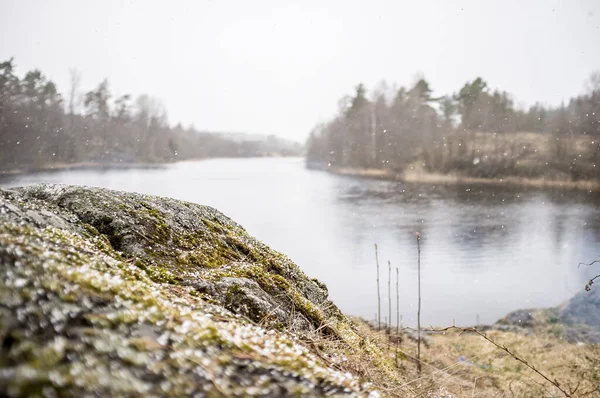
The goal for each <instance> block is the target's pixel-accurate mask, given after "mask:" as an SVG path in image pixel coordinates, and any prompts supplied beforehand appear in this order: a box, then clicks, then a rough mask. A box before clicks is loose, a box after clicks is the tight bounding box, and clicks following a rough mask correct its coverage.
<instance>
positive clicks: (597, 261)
mask: <svg viewBox="0 0 600 398" xmlns="http://www.w3.org/2000/svg"><path fill="white" fill-rule="evenodd" d="M596 263H600V260H594V261H592V262H591V263H579V264H577V268H579V267H581V266H582V265H587V266H588V267H589V266H591V265H594V264H596Z"/></svg>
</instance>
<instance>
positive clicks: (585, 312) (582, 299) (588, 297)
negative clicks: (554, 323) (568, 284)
mask: <svg viewBox="0 0 600 398" xmlns="http://www.w3.org/2000/svg"><path fill="white" fill-rule="evenodd" d="M558 316H559V319H560V321H561V322H563V323H566V324H568V325H576V324H585V325H589V326H595V327H600V286H592V287H591V289H590V291H585V290H583V289H582V291H581V292H579V293H578V294H576V295H575V296H574V297H573V298H572V299H570V300H569V301H568V302H567V303H565V304H564V305H562V306H561V307H560V311H559V315H558Z"/></svg>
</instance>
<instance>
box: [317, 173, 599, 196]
mask: <svg viewBox="0 0 600 398" xmlns="http://www.w3.org/2000/svg"><path fill="white" fill-rule="evenodd" d="M326 170H327V171H329V172H331V173H334V174H340V175H346V176H355V177H364V178H377V179H382V180H392V181H403V182H413V183H418V184H435V185H465V184H469V185H471V184H472V185H493V186H522V187H532V188H553V189H557V188H558V189H578V190H583V191H589V192H592V191H596V192H599V191H600V181H590V180H581V181H570V180H549V179H545V178H524V177H517V176H509V177H503V178H480V177H469V176H462V175H457V174H439V173H429V172H426V171H422V170H407V171H404V172H393V171H391V170H384V169H360V168H352V167H339V168H337V167H336V168H333V167H330V168H327V169H326Z"/></svg>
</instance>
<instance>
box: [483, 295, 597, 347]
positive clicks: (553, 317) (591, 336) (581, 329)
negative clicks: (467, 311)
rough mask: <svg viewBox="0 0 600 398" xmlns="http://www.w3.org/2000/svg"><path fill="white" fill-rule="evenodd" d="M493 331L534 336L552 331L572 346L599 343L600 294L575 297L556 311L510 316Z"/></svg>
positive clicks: (552, 309)
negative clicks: (535, 333)
mask: <svg viewBox="0 0 600 398" xmlns="http://www.w3.org/2000/svg"><path fill="white" fill-rule="evenodd" d="M492 328H494V329H497V330H503V331H511V332H517V333H524V334H531V333H534V332H536V331H550V332H551V333H552V334H555V335H556V336H561V337H562V338H564V339H565V340H567V341H569V342H571V343H577V342H586V343H593V344H598V343H600V290H599V289H596V288H595V286H592V288H591V290H590V291H585V290H584V289H583V288H582V291H581V292H579V293H578V294H576V295H575V296H574V297H573V298H571V299H570V300H568V301H567V302H566V303H564V304H562V305H560V306H559V307H555V308H545V309H526V310H518V311H514V312H511V313H510V314H508V315H507V316H505V317H504V318H502V319H500V320H499V321H498V322H497V323H496V324H495V325H493V326H492Z"/></svg>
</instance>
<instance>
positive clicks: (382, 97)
mask: <svg viewBox="0 0 600 398" xmlns="http://www.w3.org/2000/svg"><path fill="white" fill-rule="evenodd" d="M415 80H416V82H415V83H414V85H412V87H410V88H405V87H401V88H399V89H389V88H388V87H387V85H386V84H385V83H380V84H379V85H378V87H377V88H376V89H374V90H372V91H371V92H370V93H368V92H367V89H366V88H365V86H364V85H363V84H359V85H358V86H356V89H355V93H354V95H352V96H345V97H343V98H342V99H341V100H340V101H339V103H338V108H339V111H338V114H337V115H336V116H335V117H334V118H333V119H332V120H330V121H328V122H326V123H321V124H319V125H317V126H316V127H315V128H314V129H313V130H312V132H311V134H310V137H309V139H308V142H307V165H308V166H309V167H315V168H330V169H331V170H337V169H341V168H355V169H358V170H362V169H383V170H388V171H392V172H402V171H406V170H408V169H411V170H412V169H418V170H421V171H422V172H429V173H437V174H451V173H452V174H458V175H464V176H469V177H481V178H502V177H507V176H518V177H525V178H545V179H554V180H570V181H580V180H600V170H599V168H600V166H599V163H600V72H596V73H594V74H592V76H591V77H590V78H589V79H588V81H587V82H586V85H585V87H586V88H585V92H584V93H583V94H581V95H578V96H575V97H573V98H571V99H570V100H569V101H568V102H566V103H563V104H561V105H560V106H556V107H551V106H545V105H543V104H540V103H536V104H534V105H532V106H531V107H529V108H528V109H522V107H519V106H517V105H516V100H515V99H514V97H513V96H512V95H511V94H509V93H507V92H505V91H501V90H498V89H492V88H491V87H490V85H489V84H488V82H486V81H485V80H484V79H482V78H481V77H477V78H476V79H474V80H472V81H469V82H467V83H465V84H464V86H462V87H461V88H460V89H459V90H458V91H457V92H455V93H451V94H447V95H443V96H438V97H435V96H433V95H432V93H433V89H432V87H431V86H430V84H429V82H428V81H427V80H426V79H425V78H418V79H415Z"/></svg>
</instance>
